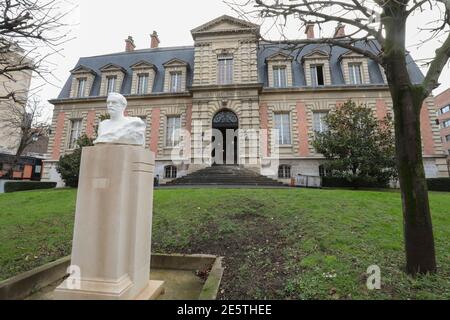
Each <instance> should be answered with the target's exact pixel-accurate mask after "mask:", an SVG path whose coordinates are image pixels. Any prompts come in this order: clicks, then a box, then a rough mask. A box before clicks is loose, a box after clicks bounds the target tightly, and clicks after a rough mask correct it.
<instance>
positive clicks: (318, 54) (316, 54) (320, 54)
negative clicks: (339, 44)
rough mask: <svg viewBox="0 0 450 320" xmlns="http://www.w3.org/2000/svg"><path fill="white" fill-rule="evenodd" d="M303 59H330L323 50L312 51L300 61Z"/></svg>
mask: <svg viewBox="0 0 450 320" xmlns="http://www.w3.org/2000/svg"><path fill="white" fill-rule="evenodd" d="M305 59H327V60H328V59H330V55H329V54H328V52H325V51H323V50H319V49H316V50H313V51H311V52H310V53H308V54H305V55H304V56H303V58H302V60H305Z"/></svg>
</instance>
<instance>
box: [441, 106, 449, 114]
mask: <svg viewBox="0 0 450 320" xmlns="http://www.w3.org/2000/svg"><path fill="white" fill-rule="evenodd" d="M449 111H450V104H449V105H448V106H445V107H443V108H441V114H444V113H447V112H449Z"/></svg>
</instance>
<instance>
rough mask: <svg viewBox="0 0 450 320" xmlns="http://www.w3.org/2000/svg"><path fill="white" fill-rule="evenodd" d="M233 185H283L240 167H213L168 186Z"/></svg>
mask: <svg viewBox="0 0 450 320" xmlns="http://www.w3.org/2000/svg"><path fill="white" fill-rule="evenodd" d="M177 185H178V186H181V185H233V186H267V187H281V186H283V183H281V182H278V181H276V180H273V179H270V178H268V177H265V176H262V175H260V174H258V173H256V172H254V171H252V170H250V169H246V168H243V167H240V166H225V165H222V166H212V167H208V168H205V169H201V170H199V171H196V172H193V173H191V174H188V175H186V176H184V177H181V178H178V179H175V180H173V181H171V182H169V183H167V184H166V186H177Z"/></svg>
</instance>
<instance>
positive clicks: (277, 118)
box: [274, 112, 292, 145]
mask: <svg viewBox="0 0 450 320" xmlns="http://www.w3.org/2000/svg"><path fill="white" fill-rule="evenodd" d="M274 124H275V129H277V130H278V144H279V145H291V143H292V142H291V115H290V113H289V112H279V113H275V114H274ZM286 125H287V126H288V130H285V126H286ZM285 132H287V133H286V135H285Z"/></svg>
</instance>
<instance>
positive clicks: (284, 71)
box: [266, 52, 293, 88]
mask: <svg viewBox="0 0 450 320" xmlns="http://www.w3.org/2000/svg"><path fill="white" fill-rule="evenodd" d="M292 59H293V58H292V57H291V56H290V55H288V54H286V53H284V52H277V53H275V54H273V55H271V56H269V57H268V58H267V59H266V63H267V69H268V71H269V74H268V80H269V87H272V88H286V87H292Z"/></svg>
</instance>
